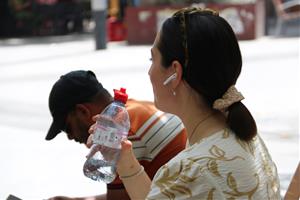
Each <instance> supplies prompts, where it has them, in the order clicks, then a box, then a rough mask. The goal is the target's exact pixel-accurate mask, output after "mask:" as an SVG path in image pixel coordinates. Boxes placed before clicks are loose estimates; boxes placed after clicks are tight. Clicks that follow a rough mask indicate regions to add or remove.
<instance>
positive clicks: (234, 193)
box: [223, 172, 259, 199]
mask: <svg viewBox="0 0 300 200" xmlns="http://www.w3.org/2000/svg"><path fill="white" fill-rule="evenodd" d="M254 177H255V178H256V182H257V184H256V186H255V187H254V188H253V189H252V190H250V191H245V192H241V191H239V190H238V185H237V183H236V180H235V178H234V176H233V175H232V172H229V173H228V174H227V186H228V187H229V188H230V189H231V191H223V192H224V193H225V194H228V195H230V198H233V199H234V197H242V196H248V199H251V198H252V196H253V194H254V193H255V192H256V190H257V188H258V186H259V177H258V175H257V174H256V173H255V174H254Z"/></svg>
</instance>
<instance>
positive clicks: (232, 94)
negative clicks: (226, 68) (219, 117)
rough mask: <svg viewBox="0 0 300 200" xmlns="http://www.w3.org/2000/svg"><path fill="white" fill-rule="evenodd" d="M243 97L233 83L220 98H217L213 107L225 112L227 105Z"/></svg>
mask: <svg viewBox="0 0 300 200" xmlns="http://www.w3.org/2000/svg"><path fill="white" fill-rule="evenodd" d="M243 99H244V96H243V95H242V93H240V92H239V91H237V89H236V88H235V86H234V85H232V86H230V87H229V88H228V90H227V91H226V92H225V93H224V95H223V96H222V98H220V99H217V100H215V101H214V103H213V108H214V109H216V110H220V111H222V112H225V111H226V110H227V109H228V108H229V106H231V105H232V104H234V103H236V102H239V101H241V100H243Z"/></svg>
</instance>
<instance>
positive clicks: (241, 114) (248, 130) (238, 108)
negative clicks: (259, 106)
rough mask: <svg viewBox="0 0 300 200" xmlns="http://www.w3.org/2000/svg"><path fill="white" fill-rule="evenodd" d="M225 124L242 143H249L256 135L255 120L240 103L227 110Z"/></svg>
mask: <svg viewBox="0 0 300 200" xmlns="http://www.w3.org/2000/svg"><path fill="white" fill-rule="evenodd" d="M227 124H228V125H229V127H230V128H231V129H232V130H233V131H234V133H235V134H236V136H237V137H238V138H239V139H241V140H243V141H250V140H251V139H252V138H253V137H255V136H256V134H257V128H256V123H255V120H254V118H253V117H252V115H251V113H250V112H249V110H248V109H247V108H246V106H245V105H244V104H243V103H242V102H237V103H234V104H232V105H231V106H230V107H229V108H228V116H227Z"/></svg>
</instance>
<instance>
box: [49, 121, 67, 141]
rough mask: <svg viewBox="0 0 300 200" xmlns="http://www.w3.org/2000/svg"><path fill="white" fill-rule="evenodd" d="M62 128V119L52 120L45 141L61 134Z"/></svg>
mask: <svg viewBox="0 0 300 200" xmlns="http://www.w3.org/2000/svg"><path fill="white" fill-rule="evenodd" d="M63 126H64V120H63V119H59V120H53V122H52V124H51V126H50V128H49V131H48V133H47V135H46V138H45V139H46V140H52V139H53V138H55V137H56V136H57V135H58V134H59V133H60V132H61V130H62V128H63Z"/></svg>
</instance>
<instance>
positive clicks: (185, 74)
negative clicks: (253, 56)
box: [117, 8, 280, 200]
mask: <svg viewBox="0 0 300 200" xmlns="http://www.w3.org/2000/svg"><path fill="white" fill-rule="evenodd" d="M151 55H152V58H151V60H152V65H151V67H150V69H149V76H150V80H151V83H152V87H153V92H154V101H155V105H156V106H157V107H158V108H159V109H161V110H163V111H165V112H169V113H173V114H175V115H177V116H179V117H180V118H181V120H182V121H183V123H184V125H185V127H186V130H187V132H188V144H187V146H186V149H185V150H183V151H182V152H180V153H179V154H178V155H177V156H176V157H174V158H173V159H172V160H170V161H169V162H168V163H167V164H165V165H164V166H163V167H161V168H160V169H159V170H158V172H157V173H156V175H155V177H154V179H153V181H152V182H151V181H150V179H149V178H148V176H147V174H146V173H145V172H144V171H143V168H142V167H141V166H140V165H139V163H138V162H137V160H136V158H135V157H134V154H133V153H132V148H131V143H130V142H129V141H128V140H125V141H124V142H123V144H122V152H121V156H120V160H119V162H118V166H117V171H118V173H119V176H120V178H121V179H122V180H123V183H124V185H125V188H126V190H127V192H128V193H129V195H130V197H131V199H139V200H140V199H149V200H150V199H151V200H152V199H197V200H198V199H217V200H222V199H243V200H244V199H256V200H262V199H272V200H276V199H280V186H279V180H278V175H277V171H276V166H275V164H274V162H273V161H272V159H271V157H270V155H269V153H268V150H267V148H266V146H265V145H264V142H263V141H262V139H261V138H260V137H259V134H258V133H257V128H256V124H255V120H254V119H253V117H252V115H251V113H250V112H249V110H248V109H247V107H246V106H245V105H244V104H243V103H242V100H243V99H244V97H243V95H242V93H241V92H239V91H238V90H237V89H236V86H235V85H236V82H237V79H238V77H239V75H240V72H241V69H242V57H241V52H240V48H239V45H238V41H237V39H236V37H235V34H234V32H233V30H232V28H231V27H230V25H229V24H228V23H227V22H226V21H225V20H224V19H223V18H222V17H220V16H219V15H218V13H217V12H215V11H213V10H209V9H198V8H185V9H182V10H179V11H178V12H176V13H175V14H174V15H173V16H172V17H170V18H168V19H167V20H166V21H165V22H164V23H163V25H162V28H161V30H160V32H159V33H158V34H157V36H156V39H155V41H154V45H153V47H152V49H151ZM167 137H168V133H166V138H167ZM153 145H158V146H159V145H160V144H153Z"/></svg>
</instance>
